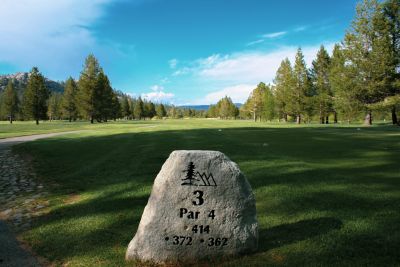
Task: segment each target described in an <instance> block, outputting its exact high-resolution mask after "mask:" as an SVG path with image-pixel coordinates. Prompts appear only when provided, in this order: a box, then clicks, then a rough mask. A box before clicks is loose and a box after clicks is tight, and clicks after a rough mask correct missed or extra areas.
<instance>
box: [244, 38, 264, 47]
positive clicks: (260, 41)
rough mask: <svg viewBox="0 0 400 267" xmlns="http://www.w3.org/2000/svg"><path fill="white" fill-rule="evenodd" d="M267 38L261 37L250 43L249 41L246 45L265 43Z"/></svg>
mask: <svg viewBox="0 0 400 267" xmlns="http://www.w3.org/2000/svg"><path fill="white" fill-rule="evenodd" d="M264 41H265V40H264V39H259V40H256V41H253V42H250V43H247V44H246V46H252V45H256V44H261V43H263V42H264Z"/></svg>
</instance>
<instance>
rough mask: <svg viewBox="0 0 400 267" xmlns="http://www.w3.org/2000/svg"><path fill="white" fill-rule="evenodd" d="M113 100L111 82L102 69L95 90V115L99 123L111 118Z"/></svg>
mask: <svg viewBox="0 0 400 267" xmlns="http://www.w3.org/2000/svg"><path fill="white" fill-rule="evenodd" d="M112 98H113V90H112V87H111V85H110V80H109V79H108V77H107V75H105V74H104V71H103V70H102V69H100V72H99V74H98V76H97V80H96V89H95V102H94V104H95V105H94V107H95V114H96V118H97V121H99V122H101V121H105V122H107V119H109V118H110V117H111V113H112Z"/></svg>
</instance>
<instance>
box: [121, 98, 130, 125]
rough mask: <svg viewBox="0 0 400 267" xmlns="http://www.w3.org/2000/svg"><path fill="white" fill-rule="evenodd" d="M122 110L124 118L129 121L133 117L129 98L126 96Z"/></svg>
mask: <svg viewBox="0 0 400 267" xmlns="http://www.w3.org/2000/svg"><path fill="white" fill-rule="evenodd" d="M121 110H122V116H123V117H124V118H125V119H127V120H128V119H129V117H130V116H131V109H130V105H129V100H128V97H127V96H125V95H124V96H123V97H122V101H121Z"/></svg>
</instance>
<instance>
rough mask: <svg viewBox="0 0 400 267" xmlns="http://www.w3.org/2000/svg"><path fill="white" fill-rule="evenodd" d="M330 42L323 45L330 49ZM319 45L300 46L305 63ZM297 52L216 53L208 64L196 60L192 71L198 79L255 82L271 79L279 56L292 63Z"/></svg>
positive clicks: (292, 49)
mask: <svg viewBox="0 0 400 267" xmlns="http://www.w3.org/2000/svg"><path fill="white" fill-rule="evenodd" d="M333 45H334V44H333V43H329V44H326V45H325V47H326V49H327V50H328V51H329V50H331V49H332V48H333ZM319 48H320V46H319V45H318V46H310V47H304V48H303V49H302V50H303V54H304V59H305V61H306V64H307V66H308V67H310V66H311V62H312V60H313V59H314V58H315V56H316V53H317V51H318V50H319ZM296 52H297V47H283V48H281V49H279V50H276V51H272V52H260V51H255V52H244V53H235V54H230V55H225V56H220V55H219V56H218V57H216V58H215V60H213V61H212V63H211V64H198V65H197V67H195V68H193V69H192V70H191V71H192V72H193V73H194V74H195V75H197V76H198V77H200V78H201V79H205V80H213V81H223V82H229V83H231V84H257V83H258V82H260V81H264V82H266V83H271V82H272V81H273V79H274V77H275V74H276V71H277V69H278V68H279V65H280V63H281V62H282V60H283V59H285V58H286V57H288V58H289V59H290V60H291V62H292V63H293V62H294V58H295V54H296ZM203 61H204V60H203ZM197 62H202V60H197Z"/></svg>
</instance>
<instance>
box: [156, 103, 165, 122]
mask: <svg viewBox="0 0 400 267" xmlns="http://www.w3.org/2000/svg"><path fill="white" fill-rule="evenodd" d="M156 113H157V117H159V118H160V119H162V118H163V117H165V116H167V112H166V111H165V107H164V105H163V104H159V105H157V107H156Z"/></svg>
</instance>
